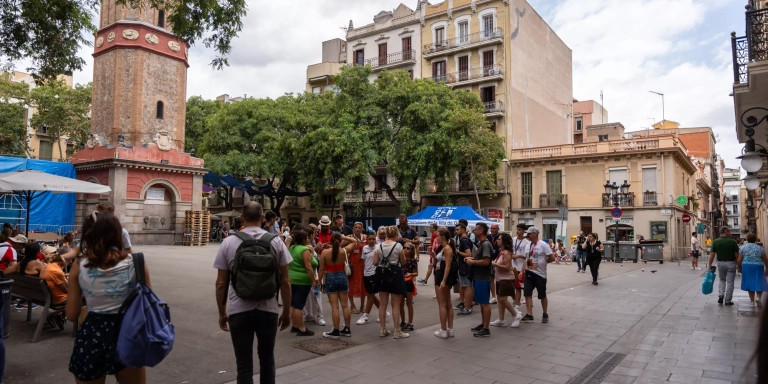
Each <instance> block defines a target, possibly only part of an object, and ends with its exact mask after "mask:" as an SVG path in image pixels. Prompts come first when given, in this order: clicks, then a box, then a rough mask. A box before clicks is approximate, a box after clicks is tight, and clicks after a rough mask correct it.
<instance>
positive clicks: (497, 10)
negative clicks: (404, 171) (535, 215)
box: [418, 0, 573, 220]
mask: <svg viewBox="0 0 768 384" xmlns="http://www.w3.org/2000/svg"><path fill="white" fill-rule="evenodd" d="M418 11H419V12H420V22H421V41H422V44H423V46H422V52H421V57H422V64H421V72H422V77H424V78H432V79H434V80H435V81H436V82H443V83H446V84H448V85H450V86H451V87H453V89H455V90H468V91H471V92H474V93H476V94H478V95H479V96H480V99H481V100H482V102H483V104H484V106H485V114H486V117H487V118H488V122H489V124H490V129H492V130H494V131H495V132H496V133H497V134H498V135H499V136H501V137H503V138H504V141H505V152H506V153H507V156H508V157H509V158H513V157H514V154H515V153H517V152H519V151H521V150H524V149H527V148H531V147H542V146H549V145H561V144H568V143H572V142H573V81H572V58H571V49H570V48H568V47H567V46H566V45H565V43H563V41H562V40H561V39H560V38H559V37H558V36H557V34H556V33H555V32H554V31H553V30H552V29H551V28H550V27H549V25H547V23H546V22H545V21H544V20H543V19H542V18H541V16H539V14H538V13H537V12H536V11H535V10H534V9H533V7H531V5H530V4H528V3H527V2H526V1H525V0H484V1H483V0H445V1H443V2H441V3H438V4H429V3H427V2H426V1H422V2H421V3H420V5H419V10H418ZM504 168H505V167H504V165H503V164H500V167H499V172H498V174H499V177H498V183H497V188H495V189H493V190H489V191H479V192H478V193H479V194H481V195H482V198H481V203H480V208H481V210H482V211H483V212H484V213H486V214H489V215H491V216H494V217H493V218H495V219H497V220H503V218H505V217H508V216H509V213H508V212H507V206H508V204H505V202H506V198H505V189H504V174H505V170H504ZM467 176H468V175H461V174H459V175H457V182H456V183H455V185H452V186H450V187H449V188H448V190H447V191H437V190H435V189H434V188H431V187H429V188H428V190H427V192H426V193H425V194H423V195H422V196H423V197H424V199H423V202H422V203H423V205H432V204H440V203H442V202H443V195H444V194H446V193H447V194H448V195H449V196H451V199H452V203H454V204H471V205H473V206H474V208H476V209H477V208H478V207H477V204H476V201H477V199H476V197H475V196H474V191H473V190H472V188H471V186H470V185H469V183H468V182H467V180H468V179H469V178H468V177H467ZM513 196H514V195H513Z"/></svg>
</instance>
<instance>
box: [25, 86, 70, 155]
mask: <svg viewBox="0 0 768 384" xmlns="http://www.w3.org/2000/svg"><path fill="white" fill-rule="evenodd" d="M59 79H60V80H64V82H65V83H66V84H67V86H68V87H70V88H71V87H72V76H64V75H61V76H59ZM11 81H15V82H18V83H25V84H27V85H29V88H30V89H32V88H35V86H36V85H35V79H34V78H33V77H32V75H31V74H29V73H24V72H18V71H14V72H12V73H11ZM20 102H22V101H20ZM35 113H37V109H36V108H34V107H31V106H29V105H28V104H25V105H24V125H25V126H26V127H27V143H26V146H25V149H26V155H27V156H28V157H29V158H32V159H40V160H51V161H67V159H68V158H69V156H68V155H67V148H68V145H69V144H67V141H68V139H67V138H66V137H62V138H61V139H60V141H61V146H59V145H58V144H57V143H56V142H55V140H54V138H52V137H50V136H49V135H48V131H47V129H46V128H41V129H39V130H34V129H32V126H31V125H30V121H31V120H32V116H34V115H35ZM59 147H61V152H60V151H59ZM62 152H63V153H62Z"/></svg>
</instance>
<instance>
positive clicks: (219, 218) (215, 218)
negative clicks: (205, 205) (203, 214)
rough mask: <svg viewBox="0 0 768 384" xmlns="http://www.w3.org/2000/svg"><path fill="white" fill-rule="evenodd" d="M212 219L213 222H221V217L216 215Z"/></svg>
mask: <svg viewBox="0 0 768 384" xmlns="http://www.w3.org/2000/svg"><path fill="white" fill-rule="evenodd" d="M210 219H211V220H221V217H219V216H216V215H211V217H210Z"/></svg>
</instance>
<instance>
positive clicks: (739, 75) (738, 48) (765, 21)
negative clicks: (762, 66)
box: [731, 8, 768, 83]
mask: <svg viewBox="0 0 768 384" xmlns="http://www.w3.org/2000/svg"><path fill="white" fill-rule="evenodd" d="M746 16H747V20H746V25H747V29H746V36H742V37H736V34H735V33H731V51H732V54H733V82H734V83H746V82H747V81H748V78H747V64H749V63H750V62H753V61H763V60H768V8H764V9H758V10H754V11H747V13H746Z"/></svg>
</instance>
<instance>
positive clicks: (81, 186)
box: [0, 170, 112, 236]
mask: <svg viewBox="0 0 768 384" xmlns="http://www.w3.org/2000/svg"><path fill="white" fill-rule="evenodd" d="M111 190H112V189H111V188H109V187H107V186H106V185H101V184H96V183H89V182H87V181H81V180H77V179H71V178H68V177H63V176H58V175H52V174H50V173H45V172H42V171H31V170H26V171H16V172H6V173H0V191H11V192H13V193H16V194H18V195H19V196H22V197H24V198H25V199H26V200H27V218H26V220H25V224H24V225H25V232H26V234H27V236H29V204H30V203H31V202H32V199H34V198H35V197H37V196H40V195H42V194H43V193H45V192H49V191H50V192H53V193H93V194H103V193H109V191H111Z"/></svg>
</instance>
